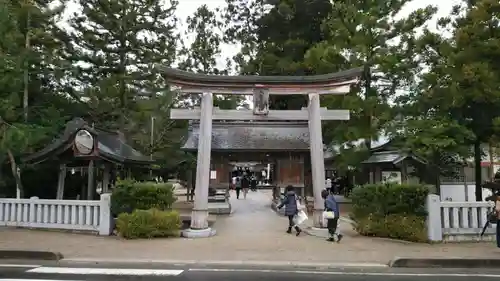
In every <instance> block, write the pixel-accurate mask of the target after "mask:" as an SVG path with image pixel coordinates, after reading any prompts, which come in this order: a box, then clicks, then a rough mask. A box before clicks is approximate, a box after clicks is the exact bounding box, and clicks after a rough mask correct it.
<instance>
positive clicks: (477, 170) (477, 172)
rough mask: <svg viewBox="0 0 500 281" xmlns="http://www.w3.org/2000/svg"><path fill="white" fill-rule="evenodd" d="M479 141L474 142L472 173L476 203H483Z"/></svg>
mask: <svg viewBox="0 0 500 281" xmlns="http://www.w3.org/2000/svg"><path fill="white" fill-rule="evenodd" d="M481 156H482V153H481V141H480V140H476V141H475V142H474V172H475V178H476V201H478V202H479V201H483V187H482V173H481V172H482V171H481V158H482V157H481Z"/></svg>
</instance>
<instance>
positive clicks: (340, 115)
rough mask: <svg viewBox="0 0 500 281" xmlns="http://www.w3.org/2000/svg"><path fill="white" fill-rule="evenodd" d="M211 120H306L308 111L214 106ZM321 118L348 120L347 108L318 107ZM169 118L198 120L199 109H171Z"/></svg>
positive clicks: (199, 116)
mask: <svg viewBox="0 0 500 281" xmlns="http://www.w3.org/2000/svg"><path fill="white" fill-rule="evenodd" d="M212 112H213V113H212V120H265V121H272V120H275V121H285V120H290V121H299V120H302V121H307V120H308V118H309V113H308V111H307V109H302V110H269V114H268V115H254V114H253V111H252V110H221V109H219V108H214V109H213V111H212ZM320 113H321V120H349V117H350V114H349V110H328V109H326V108H324V107H322V108H321V109H320ZM170 118H171V119H176V120H199V119H200V118H201V111H200V109H199V108H195V109H172V110H171V111H170Z"/></svg>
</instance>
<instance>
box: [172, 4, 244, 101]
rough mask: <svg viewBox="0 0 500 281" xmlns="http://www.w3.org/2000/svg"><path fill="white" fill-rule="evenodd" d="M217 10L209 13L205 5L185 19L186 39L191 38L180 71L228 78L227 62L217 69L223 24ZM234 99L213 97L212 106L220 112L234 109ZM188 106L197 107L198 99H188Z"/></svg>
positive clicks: (228, 63) (228, 68)
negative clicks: (192, 37)
mask: <svg viewBox="0 0 500 281" xmlns="http://www.w3.org/2000/svg"><path fill="white" fill-rule="evenodd" d="M218 13H219V10H218V9H217V10H216V11H211V10H210V9H209V8H208V7H207V5H202V6H200V7H198V9H197V10H196V12H195V13H194V14H193V15H192V16H190V17H188V18H187V32H186V35H187V36H194V40H193V42H192V43H191V44H190V45H189V46H188V47H187V48H185V50H184V52H183V53H184V56H185V59H184V61H183V62H182V63H181V64H180V66H179V67H180V68H181V69H184V70H188V71H192V72H196V73H203V74H214V75H228V74H229V71H230V67H231V64H230V61H229V60H228V62H227V65H226V69H219V68H218V67H217V58H218V57H220V56H221V43H222V30H221V26H222V22H221V20H220V19H219V18H218V17H217V14H218ZM241 100H242V99H241V98H240V97H237V96H216V97H215V100H214V106H218V107H220V108H222V109H235V108H236V107H237V106H238V105H239V104H240V102H241ZM189 101H190V103H191V105H194V106H198V105H199V104H200V101H201V100H200V97H199V96H193V95H190V96H189Z"/></svg>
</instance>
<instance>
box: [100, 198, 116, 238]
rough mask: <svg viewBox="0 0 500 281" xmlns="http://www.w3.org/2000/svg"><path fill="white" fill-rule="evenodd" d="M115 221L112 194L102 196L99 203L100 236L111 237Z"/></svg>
mask: <svg viewBox="0 0 500 281" xmlns="http://www.w3.org/2000/svg"><path fill="white" fill-rule="evenodd" d="M113 229H114V220H113V216H112V214H111V194H109V193H105V194H101V200H100V201H99V235H102V236H109V235H111V234H112V233H113Z"/></svg>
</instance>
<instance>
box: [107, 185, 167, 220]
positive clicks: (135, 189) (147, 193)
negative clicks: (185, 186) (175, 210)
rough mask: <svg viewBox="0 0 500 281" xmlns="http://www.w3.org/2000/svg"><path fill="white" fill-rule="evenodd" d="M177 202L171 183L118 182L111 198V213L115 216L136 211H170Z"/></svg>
mask: <svg viewBox="0 0 500 281" xmlns="http://www.w3.org/2000/svg"><path fill="white" fill-rule="evenodd" d="M176 200H177V198H176V197H175V195H174V188H173V185H172V184H170V183H155V182H137V181H133V180H122V181H119V182H117V184H116V186H115V188H114V190H113V193H112V196H111V212H112V213H113V215H114V216H118V215H120V214H122V213H131V212H133V211H134V210H149V209H158V210H161V211H164V210H169V209H170V208H171V207H172V204H173V203H174V202H175V201H176Z"/></svg>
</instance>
